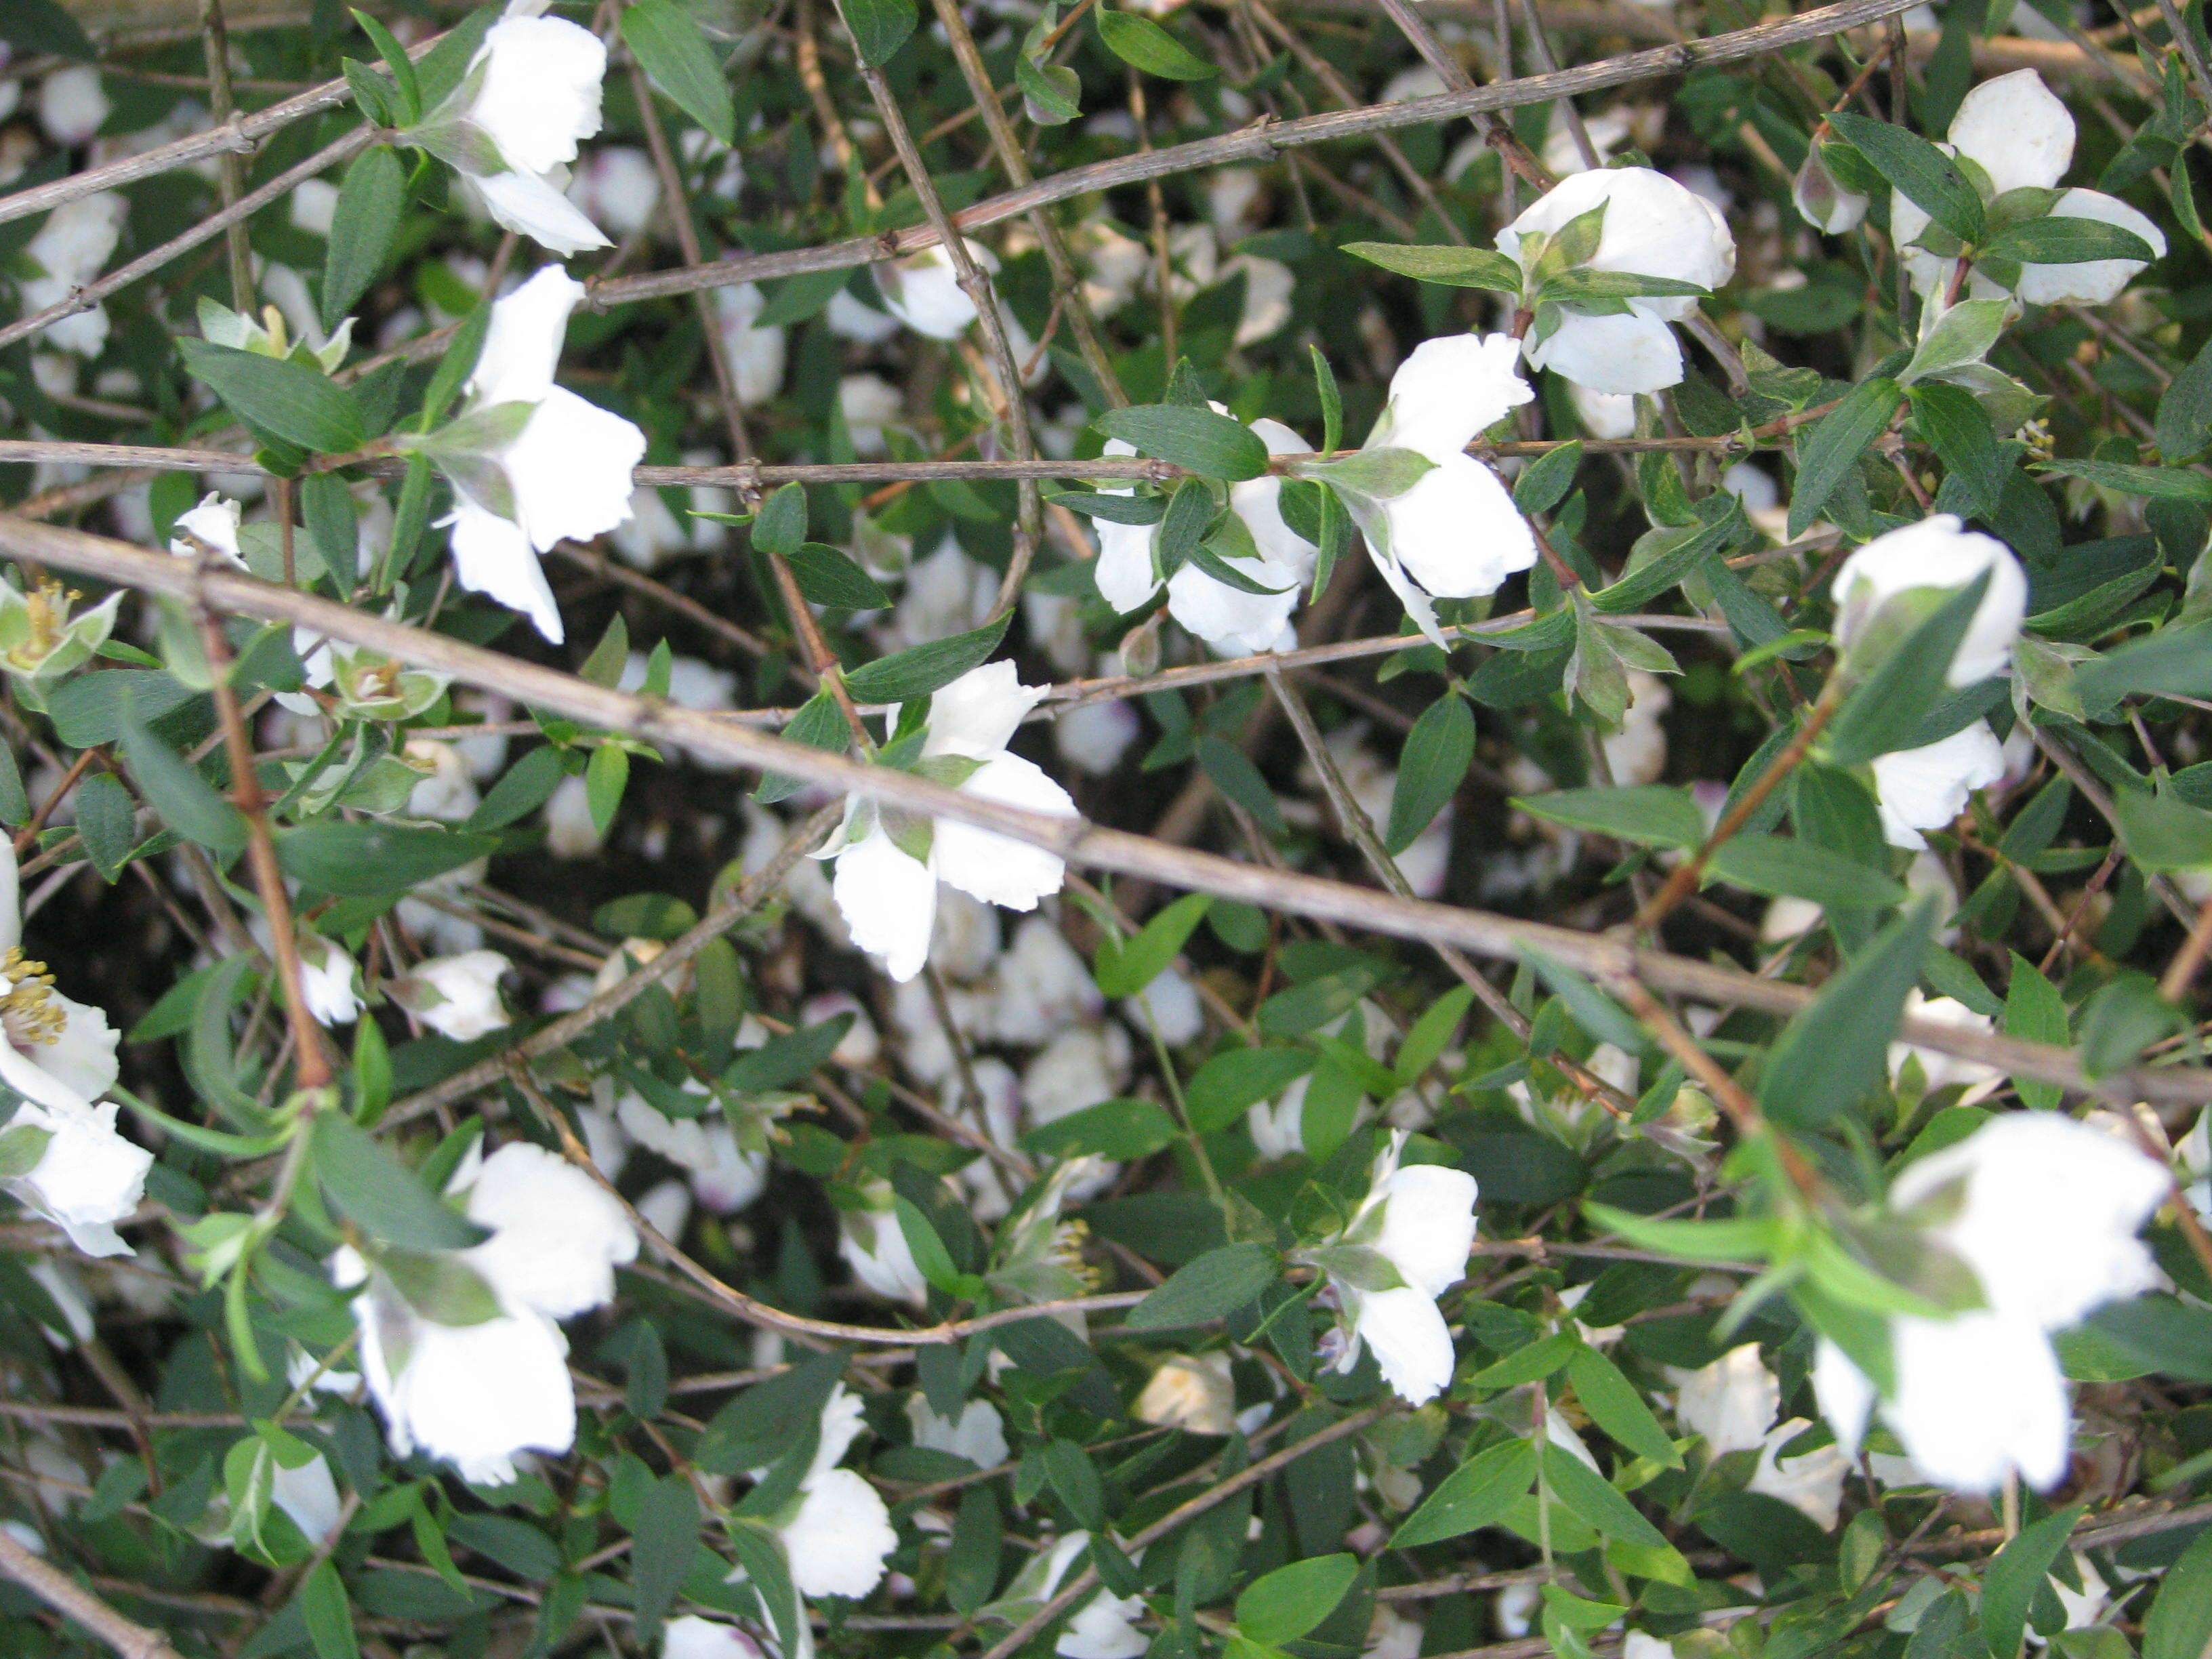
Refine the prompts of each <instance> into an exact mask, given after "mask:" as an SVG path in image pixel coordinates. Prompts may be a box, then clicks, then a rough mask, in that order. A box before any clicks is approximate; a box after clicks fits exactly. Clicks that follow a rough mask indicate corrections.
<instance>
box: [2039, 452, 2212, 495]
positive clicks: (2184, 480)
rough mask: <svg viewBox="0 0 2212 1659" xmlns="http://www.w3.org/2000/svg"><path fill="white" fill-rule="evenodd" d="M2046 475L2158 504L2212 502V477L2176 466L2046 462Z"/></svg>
mask: <svg viewBox="0 0 2212 1659" xmlns="http://www.w3.org/2000/svg"><path fill="white" fill-rule="evenodd" d="M2041 465H2042V467H2043V470H2044V471H2046V472H2057V473H2062V474H2063V475H2064V476H2065V477H2069V478H2079V479H2081V481H2082V482H2083V483H2093V484H2095V485H2096V486H2097V487H2098V488H2099V489H2112V490H2117V491H2118V493H2119V494H2121V495H2144V496H2148V498H2149V499H2151V500H2152V501H2212V478H2208V477H2205V476H2204V475H2203V473H2201V472H2185V471H2182V470H2181V469H2180V468H2179V467H2173V466H2134V465H2130V464H2128V463H2127V462H2124V461H2045V462H2043V463H2042V464H2041Z"/></svg>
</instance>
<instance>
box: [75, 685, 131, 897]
mask: <svg viewBox="0 0 2212 1659" xmlns="http://www.w3.org/2000/svg"><path fill="white" fill-rule="evenodd" d="M100 678H102V679H106V678H107V676H106V675H105V674H103V675H101V676H100ZM76 834H77V839H78V840H79V841H81V842H83V843H84V851H85V856H86V857H87V858H88V859H90V860H92V867H93V868H94V869H95V870H97V871H99V872H100V879H101V880H102V881H105V882H106V883H108V884H111V885H112V884H113V883H114V881H115V878H116V877H118V876H119V875H121V874H122V873H123V866H124V865H125V863H126V862H128V861H129V860H130V857H131V848H134V847H136V846H137V844H138V813H137V808H136V807H134V806H133V805H131V792H130V791H129V790H128V789H125V787H123V786H122V784H120V783H119V782H118V781H116V780H115V778H114V777H113V776H112V775H110V774H108V773H106V772H94V773H92V774H90V775H88V776H87V777H86V779H85V780H84V781H83V782H82V783H80V784H78V785H77V787H76Z"/></svg>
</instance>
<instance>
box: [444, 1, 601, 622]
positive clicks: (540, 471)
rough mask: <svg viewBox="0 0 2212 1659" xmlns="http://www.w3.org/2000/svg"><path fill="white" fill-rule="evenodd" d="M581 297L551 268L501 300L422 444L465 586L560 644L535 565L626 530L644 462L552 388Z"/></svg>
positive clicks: (557, 618)
mask: <svg viewBox="0 0 2212 1659" xmlns="http://www.w3.org/2000/svg"><path fill="white" fill-rule="evenodd" d="M532 21H555V22H557V21H558V20H557V19H546V20H532ZM501 27H507V25H505V24H503V23H502V24H497V25H495V26H494V28H495V31H496V30H497V29H498V28H501ZM560 27H562V28H569V29H574V25H573V24H569V23H561V24H560ZM575 32H576V33H582V31H581V30H576V31H575ZM583 297H584V285H583V284H582V283H579V282H576V281H574V279H572V278H571V277H570V276H568V273H567V272H566V271H563V270H562V269H561V268H560V267H559V266H557V265H547V266H545V267H544V269H543V270H540V271H538V274H537V275H536V276H532V278H531V279H530V280H529V281H528V282H526V283H524V284H523V285H522V286H521V287H520V288H519V289H515V290H514V292H513V293H512V294H509V295H507V296H506V297H505V298H503V299H501V300H498V301H495V302H494V303H493V306H492V311H491V326H490V328H489V331H487V332H486V334H485V336H484V343H483V351H482V352H481V353H480V354H479V355H478V356H477V363H476V368H475V371H474V372H473V373H472V374H471V376H470V378H469V389H470V392H471V397H470V400H469V404H468V407H467V408H466V409H465V410H463V411H462V413H461V416H460V417H459V419H458V420H456V421H455V422H453V424H452V425H450V426H448V427H447V428H444V430H442V431H441V432H437V433H434V434H432V435H430V436H429V437H428V439H425V440H423V441H422V447H423V449H424V452H425V453H427V454H428V455H429V457H430V459H432V460H434V461H435V462H436V463H437V464H438V465H439V467H440V468H441V470H442V471H444V472H445V473H446V475H447V478H448V479H449V480H450V481H451V482H452V483H453V514H452V516H451V517H449V518H448V519H447V520H445V521H444V522H445V523H447V524H448V525H450V526H453V567H454V572H455V574H457V575H458V576H459V578H460V581H461V586H464V587H469V588H473V589H475V590H476V591H477V592H480V593H488V594H489V595H490V596H491V597H492V598H493V599H496V600H498V601H499V602H500V603H501V605H507V606H509V607H510V608H512V609H513V610H516V611H521V612H523V613H524V614H525V615H526V616H527V617H529V618H530V619H531V621H532V622H533V623H536V624H537V626H538V632H539V633H541V634H543V635H544V636H545V637H546V638H547V639H549V640H551V641H554V642H555V643H556V644H558V643H559V642H560V641H561V639H562V626H561V613H560V611H559V610H558V609H557V608H556V606H555V605H554V603H553V590H552V589H551V588H550V586H547V585H546V581H545V573H544V571H543V570H542V569H540V568H538V554H540V553H544V552H546V551H548V550H550V549H551V548H552V546H553V544H555V543H556V542H557V541H559V540H561V538H563V537H573V538H577V539H579V540H582V539H587V538H591V537H593V536H597V535H599V534H602V533H603V532H606V531H609V530H611V529H613V528H614V527H615V526H617V525H618V524H620V523H622V522H623V520H626V519H628V518H629V513H630V507H629V497H630V469H631V468H632V467H634V466H635V465H637V463H638V462H639V461H640V460H641V459H643V457H644V455H645V434H644V433H642V432H641V431H639V430H638V428H636V427H635V426H633V425H632V424H631V423H630V422H628V421H625V420H623V418H622V417H621V416H619V415H614V414H611V413H609V412H608V411H607V410H604V409H601V408H600V407H599V405H598V404H592V403H587V402H586V401H585V400H584V399H583V398H580V397H578V396H577V395H576V394H575V393H574V392H570V391H568V390H567V389H566V388H565V387H562V386H556V385H554V384H553V371H554V369H555V368H556V366H557V365H558V363H559V362H560V356H561V340H562V336H563V335H564V334H565V333H566V332H567V331H568V313H570V312H572V311H573V310H574V309H575V307H576V302H577V301H579V300H580V299H582V298H583Z"/></svg>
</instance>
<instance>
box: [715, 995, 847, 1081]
mask: <svg viewBox="0 0 2212 1659" xmlns="http://www.w3.org/2000/svg"><path fill="white" fill-rule="evenodd" d="M853 1020H854V1016H853V1015H852V1014H849V1013H845V1014H837V1015H834V1016H832V1017H831V1018H828V1019H825V1020H823V1022H822V1023H821V1024H818V1025H805V1026H801V1027H800V1028H799V1030H796V1031H787V1032H786V1033H784V1035H783V1036H780V1037H771V1038H769V1040H768V1041H767V1042H764V1043H763V1044H762V1045H761V1046H760V1047H759V1048H748V1049H744V1050H743V1051H741V1052H740V1053H739V1054H738V1057H737V1059H736V1060H733V1061H732V1062H731V1065H730V1068H729V1070H727V1071H726V1072H725V1073H722V1081H723V1082H724V1083H725V1084H726V1085H728V1087H729V1089H730V1091H732V1093H734V1094H740V1095H757V1094H765V1093H767V1092H768V1091H770V1090H772V1089H787V1088H789V1087H790V1086H791V1085H793V1084H794V1083H797V1082H798V1081H799V1079H802V1078H804V1077H805V1076H806V1075H807V1074H808V1073H811V1072H812V1071H813V1070H814V1068H815V1067H816V1066H819V1065H821V1064H822V1063H823V1061H824V1060H828V1059H829V1056H830V1054H832V1053H833V1052H835V1050H836V1047H837V1045H838V1044H839V1043H841V1042H843V1041H844V1040H845V1033H846V1032H848V1031H849V1030H852V1028H853Z"/></svg>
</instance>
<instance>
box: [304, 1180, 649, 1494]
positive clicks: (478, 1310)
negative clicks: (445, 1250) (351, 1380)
mask: <svg viewBox="0 0 2212 1659" xmlns="http://www.w3.org/2000/svg"><path fill="white" fill-rule="evenodd" d="M463 1186H466V1187H467V1188H468V1200H467V1214H468V1218H469V1219H470V1220H471V1221H474V1222H476V1223H477V1224H478V1225H481V1226H484V1227H488V1228H489V1229H490V1230H491V1237H489V1238H488V1239H486V1240H485V1241H484V1242H483V1243H481V1244H477V1245H475V1246H473V1247H471V1249H465V1250H460V1251H457V1252H454V1253H453V1254H452V1255H450V1256H449V1257H446V1258H443V1259H444V1260H447V1261H451V1262H452V1263H453V1264H455V1267H456V1268H457V1269H458V1270H459V1272H457V1273H455V1274H453V1275H448V1276H447V1277H448V1279H451V1280H453V1281H457V1282H458V1284H459V1285H461V1286H463V1287H467V1286H470V1285H471V1284H472V1285H473V1289H472V1290H463V1291H454V1290H453V1288H451V1286H450V1285H449V1287H448V1289H447V1294H448V1296H449V1297H454V1298H455V1299H454V1300H452V1301H450V1302H448V1303H447V1304H442V1305H433V1306H429V1307H422V1306H418V1305H416V1303H415V1302H413V1301H411V1300H410V1297H409V1296H408V1295H407V1294H406V1293H404V1292H403V1291H401V1290H400V1288H399V1286H398V1284H396V1283H395V1282H394V1281H393V1280H392V1279H390V1278H388V1277H386V1275H385V1274H384V1273H382V1272H381V1271H379V1270H377V1269H375V1268H374V1267H373V1266H372V1264H371V1263H370V1262H369V1261H366V1260H364V1259H363V1258H362V1255H360V1254H359V1253H358V1252H357V1251H356V1250H355V1249H353V1248H352V1247H351V1246H343V1247H341V1248H340V1249H338V1251H337V1253H336V1254H335V1255H333V1256H332V1257H331V1279H332V1280H333V1282H335V1283H336V1284H337V1285H339V1286H340V1287H341V1288H349V1287H351V1286H354V1285H364V1286H365V1288H364V1289H362V1291H361V1293H360V1294H359V1295H358V1296H356V1297H355V1298H354V1304H353V1309H354V1320H355V1323H356V1327H357V1328H358V1330H359V1333H360V1353H361V1362H362V1375H363V1376H364V1377H366V1379H367V1380H368V1387H369V1392H370V1394H371V1395H374V1397H375V1400H376V1402H377V1404H378V1406H379V1407H380V1408H381V1409H382V1411H383V1413H384V1420H385V1433H386V1437H387V1438H388V1439H389V1440H390V1441H391V1443H392V1451H393V1453H394V1454H395V1455H398V1456H402V1457H404V1456H406V1455H409V1454H410V1453H412V1452H415V1451H417V1450H419V1451H421V1452H422V1453H423V1454H424V1455H427V1456H430V1457H435V1458H439V1459H441V1460H443V1461H444V1462H449V1463H451V1464H453V1467H454V1468H457V1469H459V1471H460V1473H461V1475H462V1477H463V1478H464V1479H465V1480H471V1481H474V1482H477V1483H478V1484H480V1485H492V1486H496V1485H503V1484H505V1483H506V1482H507V1481H510V1480H513V1478H514V1457H515V1455H516V1454H517V1453H519V1452H521V1451H525V1450H537V1451H547V1452H562V1451H566V1450H567V1449H568V1447H569V1444H570V1443H571V1442H573V1441H574V1438H575V1432H576V1401H575V1395H574V1392H573V1390H572V1389H571V1388H570V1385H569V1381H568V1341H567V1340H566V1339H565V1338H563V1337H562V1334H561V1328H560V1327H559V1326H558V1325H557V1324H556V1323H555V1321H556V1320H559V1319H565V1318H568V1317H570V1316H573V1315H575V1314H579V1313H582V1312H584V1311H586V1310H588V1309H591V1308H594V1307H598V1306H600V1305H601V1304H604V1303H605V1302H606V1301H608V1300H609V1299H611V1297H612V1296H613V1294H614V1269H615V1267H617V1266H618V1265H620V1264H621V1263H623V1262H625V1261H630V1260H632V1259H633V1258H634V1257H635V1255H636V1254H637V1236H636V1234H635V1232H633V1231H631V1229H630V1225H629V1220H628V1218H626V1217H625V1216H624V1215H623V1210H622V1206H621V1205H620V1204H619V1203H618V1202H617V1201H616V1200H614V1199H612V1198H611V1197H609V1196H608V1195H607V1194H606V1193H605V1192H604V1191H603V1190H602V1189H601V1188H599V1185H598V1184H597V1183H596V1182H593V1181H592V1180H591V1178H590V1177H589V1176H586V1175H585V1174H584V1173H583V1172H582V1171H581V1170H577V1169H575V1168H574V1167H573V1166H571V1165H569V1164H566V1163H564V1162H563V1161H562V1160H561V1159H560V1158H556V1157H555V1156H554V1155H553V1154H552V1153H550V1152H546V1151H545V1150H544V1148H543V1147H538V1146H531V1145H529V1144H528V1143H526V1142H522V1141H517V1142H513V1143H511V1144H510V1145H508V1146H503V1147H501V1149H500V1150H499V1151H498V1152H495V1153H493V1154H492V1155H491V1156H490V1157H489V1158H484V1159H483V1162H482V1163H481V1164H480V1165H478V1166H477V1168H476V1169H475V1170H473V1171H471V1170H470V1168H469V1166H468V1164H466V1163H465V1164H463V1166H462V1169H461V1170H460V1171H459V1173H458V1174H457V1175H456V1176H455V1179H454V1182H453V1187H454V1188H456V1189H458V1188H461V1187H463ZM441 1315H443V1316H444V1317H440V1316H441ZM449 1321H450V1322H449Z"/></svg>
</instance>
